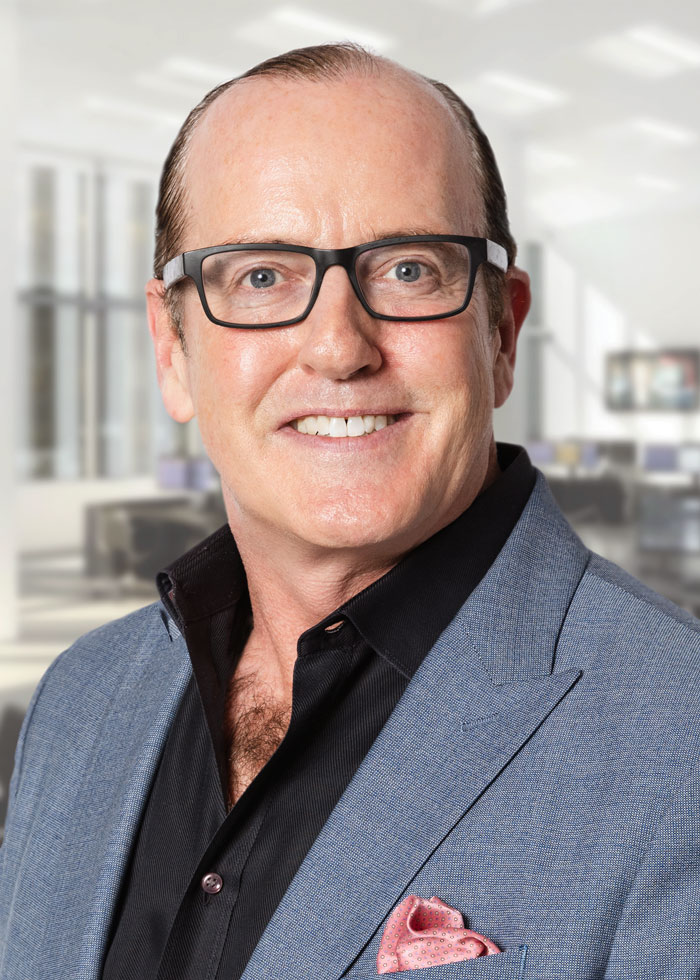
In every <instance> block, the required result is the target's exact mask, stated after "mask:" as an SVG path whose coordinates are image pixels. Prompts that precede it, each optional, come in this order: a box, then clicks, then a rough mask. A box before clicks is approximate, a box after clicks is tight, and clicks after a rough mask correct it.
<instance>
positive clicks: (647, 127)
mask: <svg viewBox="0 0 700 980" xmlns="http://www.w3.org/2000/svg"><path fill="white" fill-rule="evenodd" d="M629 125H630V128H631V129H633V130H634V131H635V132H636V133H639V134H641V135H642V136H644V137H646V138H647V139H649V140H651V141H652V142H654V143H657V144H666V145H667V146H690V145H692V144H693V143H697V139H698V137H697V133H694V132H693V131H692V130H690V129H685V128H684V127H682V126H674V125H673V124H672V123H667V122H666V121H665V120H660V119H633V120H632V121H631V122H630V124H629Z"/></svg>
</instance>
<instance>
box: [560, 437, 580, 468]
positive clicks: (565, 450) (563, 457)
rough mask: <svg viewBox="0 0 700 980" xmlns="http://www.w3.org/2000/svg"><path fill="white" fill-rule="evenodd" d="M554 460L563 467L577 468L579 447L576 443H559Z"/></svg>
mask: <svg viewBox="0 0 700 980" xmlns="http://www.w3.org/2000/svg"><path fill="white" fill-rule="evenodd" d="M556 459H557V463H561V464H562V465H563V466H577V465H578V464H579V462H580V460H581V447H580V446H579V444H578V443H577V442H559V443H557V449H556Z"/></svg>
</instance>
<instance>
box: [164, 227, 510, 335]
mask: <svg viewBox="0 0 700 980" xmlns="http://www.w3.org/2000/svg"><path fill="white" fill-rule="evenodd" d="M413 242H448V243H450V242H454V243H455V244H458V245H464V246H466V248H467V251H468V252H469V257H470V260H471V261H470V268H469V285H468V287H467V296H466V299H465V301H464V303H463V304H462V306H460V307H459V308H458V309H456V310H452V311H451V312H449V313H433V314H431V315H430V316H392V315H390V314H387V313H376V312H375V311H374V310H373V309H372V308H371V307H370V306H369V304H368V302H367V300H366V298H365V296H364V295H363V293H362V289H361V287H360V284H359V282H358V281H357V277H356V275H355V263H356V261H357V258H358V256H359V255H361V254H362V253H363V252H369V251H371V250H372V249H376V248H382V247H384V246H389V245H403V244H410V243H413ZM260 250H269V251H276V252H298V253H301V254H302V255H308V256H310V257H311V258H312V259H313V260H314V263H315V266H316V279H315V281H314V285H313V288H312V290H311V296H310V298H309V302H308V304H307V306H306V309H305V310H304V312H303V313H301V314H300V315H299V316H296V317H293V318H292V319H291V320H280V321H279V322H276V323H229V322H228V321H226V320H220V319H218V317H215V316H214V314H213V313H212V311H211V309H210V307H209V304H208V302H207V298H206V294H205V291H204V283H203V282H202V264H203V262H204V260H205V259H206V258H208V257H209V256H210V255H216V254H218V253H220V252H251V251H260ZM475 252H476V254H474V253H475ZM483 263H487V264H489V265H493V266H495V268H497V269H499V270H500V271H501V272H503V273H505V272H507V271H508V253H507V251H506V249H505V248H504V247H503V245H499V244H498V243H497V242H493V241H491V239H489V238H481V237H478V236H473V235H401V236H398V237H394V238H379V239H377V240H376V241H372V242H363V243H362V244H361V245H350V246H349V247H347V248H312V247H311V246H308V245H292V244H288V243H286V242H243V243H241V244H235V243H234V244H228V245H209V246H206V247H205V248H195V249H189V250H188V251H186V252H181V253H180V254H179V255H176V256H174V257H173V258H172V259H169V260H168V261H167V262H166V263H165V265H164V266H163V272H162V275H161V279H162V281H163V284H164V286H165V289H166V290H167V289H170V287H171V286H175V285H177V284H178V283H179V282H181V281H182V280H183V279H187V278H189V279H192V281H193V282H194V284H195V286H196V287H197V293H198V294H199V300H200V302H201V304H202V309H203V310H204V313H205V314H206V316H207V319H209V320H211V322H212V323H215V324H217V326H221V327H232V328H235V329H240V330H269V329H272V328H275V327H288V326H292V325H293V324H295V323H301V321H302V320H305V319H306V317H307V316H308V315H309V313H310V312H311V310H312V309H313V307H314V304H315V303H316V300H317V298H318V294H319V292H320V290H321V285H322V283H323V278H324V276H325V274H326V272H327V271H328V269H330V268H331V267H332V266H334V265H340V266H342V267H343V268H344V269H345V271H346V272H347V274H348V278H349V280H350V285H351V286H352V288H353V292H354V293H355V295H356V296H357V298H358V299H359V301H360V303H361V304H362V307H363V308H364V309H365V311H366V312H367V313H369V315H370V316H371V317H373V318H374V319H377V320H391V321H394V322H403V323H419V322H422V321H427V320H444V319H447V318H448V317H452V316H457V315H458V314H459V313H463V312H464V310H466V308H467V307H468V306H469V302H470V300H471V298H472V293H473V292H474V284H475V282H476V274H477V272H478V270H479V266H481V265H482V264H483Z"/></svg>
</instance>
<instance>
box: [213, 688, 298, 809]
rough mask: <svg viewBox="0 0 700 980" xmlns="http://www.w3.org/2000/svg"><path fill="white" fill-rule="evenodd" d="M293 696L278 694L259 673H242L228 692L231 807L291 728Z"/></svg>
mask: <svg viewBox="0 0 700 980" xmlns="http://www.w3.org/2000/svg"><path fill="white" fill-rule="evenodd" d="M291 714H292V702H291V697H290V698H289V699H288V700H286V699H284V698H281V697H279V696H278V695H276V694H275V693H274V692H273V691H272V690H271V689H270V688H268V687H266V686H265V685H264V684H262V683H261V681H260V676H259V674H256V673H248V674H240V673H239V672H238V671H236V673H235V674H234V676H233V677H232V678H231V680H230V681H229V685H228V689H227V692H226V711H225V734H226V744H227V746H228V776H229V786H228V800H227V805H228V808H229V809H232V808H233V807H234V806H235V804H236V803H237V802H238V800H239V799H240V798H241V796H243V794H244V793H245V791H246V789H247V788H248V786H249V785H250V784H251V783H252V781H253V780H254V779H255V777H256V776H257V774H258V773H259V772H260V770H261V769H262V768H263V767H264V766H265V764H266V763H267V762H268V760H269V759H270V758H271V757H272V756H273V755H274V753H275V751H276V750H277V748H278V746H279V744H280V742H281V741H282V739H283V738H284V736H285V734H286V732H287V729H288V728H289V720H290V718H291Z"/></svg>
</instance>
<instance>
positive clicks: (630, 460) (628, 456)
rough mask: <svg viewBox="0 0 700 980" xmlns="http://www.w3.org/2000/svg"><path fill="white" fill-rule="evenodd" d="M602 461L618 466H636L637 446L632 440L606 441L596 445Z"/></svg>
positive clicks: (600, 441)
mask: <svg viewBox="0 0 700 980" xmlns="http://www.w3.org/2000/svg"><path fill="white" fill-rule="evenodd" d="M596 446H597V449H598V454H599V456H600V458H601V459H606V460H608V461H609V462H610V463H615V464H616V465H618V466H634V464H635V463H636V462H637V444H636V442H632V440H630V439H604V440H599V441H598V442H597V443H596Z"/></svg>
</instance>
